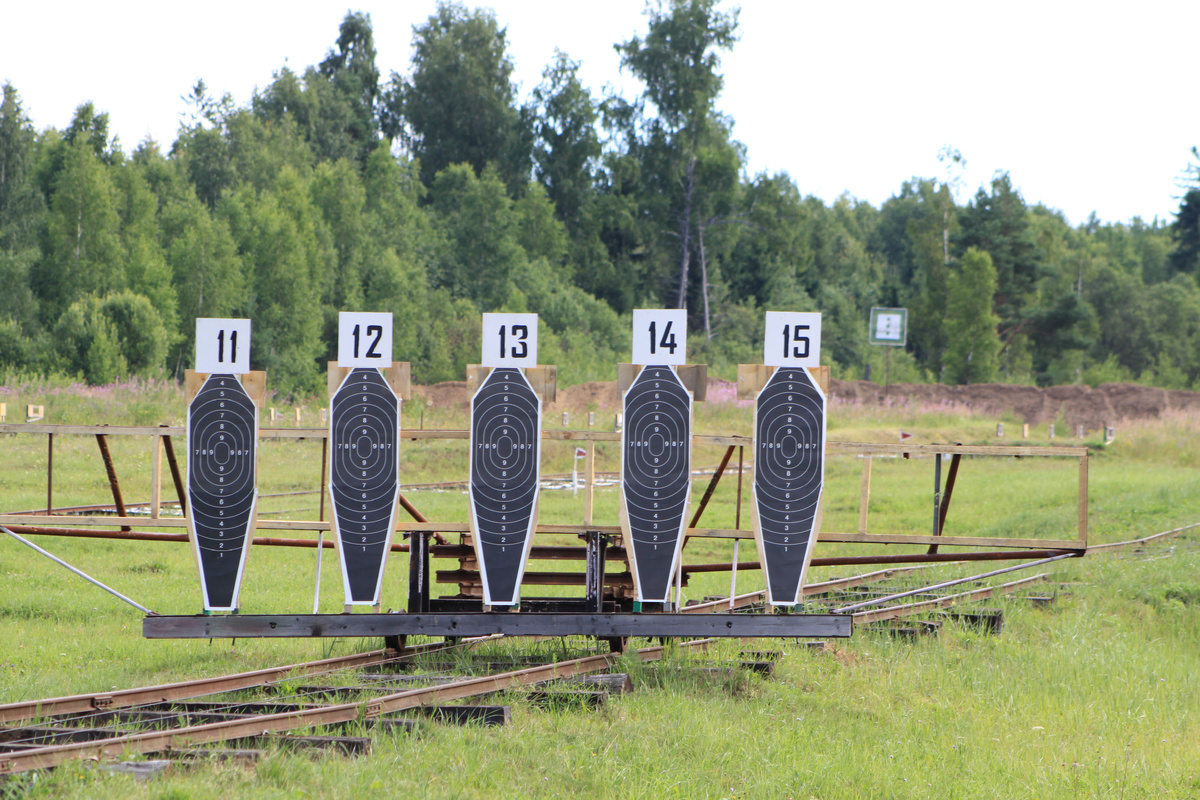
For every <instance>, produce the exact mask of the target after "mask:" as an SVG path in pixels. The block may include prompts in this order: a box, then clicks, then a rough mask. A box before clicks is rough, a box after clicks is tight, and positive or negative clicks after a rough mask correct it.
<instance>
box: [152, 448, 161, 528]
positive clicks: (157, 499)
mask: <svg viewBox="0 0 1200 800" xmlns="http://www.w3.org/2000/svg"><path fill="white" fill-rule="evenodd" d="M151 441H152V442H153V444H152V445H151V450H150V516H152V517H157V516H158V515H159V514H160V513H162V451H163V445H162V436H161V435H159V436H155V437H154V438H153V439H152V440H151Z"/></svg>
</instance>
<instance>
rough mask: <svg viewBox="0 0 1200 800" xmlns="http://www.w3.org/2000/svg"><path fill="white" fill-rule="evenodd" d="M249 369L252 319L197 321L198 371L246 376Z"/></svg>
mask: <svg viewBox="0 0 1200 800" xmlns="http://www.w3.org/2000/svg"><path fill="white" fill-rule="evenodd" d="M249 371H250V320H248V319H214V318H208V317H201V318H198V319H197V320H196V372H203V373H206V374H212V373H222V374H231V375H245V374H246V373H247V372H249Z"/></svg>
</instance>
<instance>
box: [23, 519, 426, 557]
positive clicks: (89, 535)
mask: <svg viewBox="0 0 1200 800" xmlns="http://www.w3.org/2000/svg"><path fill="white" fill-rule="evenodd" d="M8 527H9V528H11V529H12V530H14V531H18V532H20V533H25V534H34V535H37V536H66V537H71V538H77V539H125V540H128V541H132V542H186V541H187V540H188V537H187V534H186V533H144V532H141V531H130V532H128V533H126V532H124V531H98V530H93V529H91V528H44V527H40V526H35V525H9V526H8ZM251 544H253V545H256V546H260V547H317V546H318V545H319V546H320V547H322V548H323V549H327V550H328V549H335V548H336V545H335V544H334V543H333V542H332V541H328V542H324V541H314V540H312V539H278V538H275V537H272V536H255V537H254V539H253V540H251ZM390 552H393V553H407V552H408V545H406V544H398V543H395V542H393V543H392V547H391V551H390Z"/></svg>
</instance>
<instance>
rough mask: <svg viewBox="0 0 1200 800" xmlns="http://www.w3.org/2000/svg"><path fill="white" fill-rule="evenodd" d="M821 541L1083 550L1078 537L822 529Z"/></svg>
mask: <svg viewBox="0 0 1200 800" xmlns="http://www.w3.org/2000/svg"><path fill="white" fill-rule="evenodd" d="M817 541H820V542H866V543H873V544H938V545H947V546H949V545H955V546H960V547H1029V546H1031V545H1037V546H1038V547H1041V548H1045V549H1048V550H1081V549H1083V545H1081V544H1080V542H1079V540H1078V539H1035V538H1028V539H1013V538H994V537H983V536H928V535H922V536H909V535H907V534H899V533H897V534H870V533H869V534H865V535H864V534H861V533H834V532H830V531H822V532H821V536H820V538H819V539H818V540H817Z"/></svg>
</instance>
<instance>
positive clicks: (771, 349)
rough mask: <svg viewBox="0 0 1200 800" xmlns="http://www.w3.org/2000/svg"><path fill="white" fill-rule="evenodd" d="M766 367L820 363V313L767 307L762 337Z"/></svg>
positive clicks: (808, 365)
mask: <svg viewBox="0 0 1200 800" xmlns="http://www.w3.org/2000/svg"><path fill="white" fill-rule="evenodd" d="M763 363H764V364H766V365H767V366H768V367H817V366H820V365H821V315H820V314H819V313H817V312H815V311H768V312H767V322H766V330H765V336H764V337H763Z"/></svg>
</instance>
